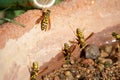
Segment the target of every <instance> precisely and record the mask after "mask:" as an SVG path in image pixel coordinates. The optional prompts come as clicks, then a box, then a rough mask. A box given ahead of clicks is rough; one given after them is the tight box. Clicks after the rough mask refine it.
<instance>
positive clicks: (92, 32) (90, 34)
mask: <svg viewBox="0 0 120 80" xmlns="http://www.w3.org/2000/svg"><path fill="white" fill-rule="evenodd" d="M93 34H94V32H92V33H90V34H89V35H88V36H87V37H86V38H85V41H86V40H88V39H89V38H90V37H91V36H92V35H93Z"/></svg>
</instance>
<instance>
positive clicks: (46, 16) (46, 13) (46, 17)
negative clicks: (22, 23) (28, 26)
mask: <svg viewBox="0 0 120 80" xmlns="http://www.w3.org/2000/svg"><path fill="white" fill-rule="evenodd" d="M40 21H41V30H42V31H43V30H44V31H46V30H49V29H50V27H51V23H50V10H48V9H45V10H43V12H42V17H40V18H39V19H38V20H37V21H36V24H38V23H40Z"/></svg>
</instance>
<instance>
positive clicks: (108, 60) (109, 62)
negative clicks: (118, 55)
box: [104, 59, 113, 67]
mask: <svg viewBox="0 0 120 80" xmlns="http://www.w3.org/2000/svg"><path fill="white" fill-rule="evenodd" d="M112 63H113V62H112V60H111V59H106V60H105V63H104V65H105V67H109V66H111V64H112Z"/></svg>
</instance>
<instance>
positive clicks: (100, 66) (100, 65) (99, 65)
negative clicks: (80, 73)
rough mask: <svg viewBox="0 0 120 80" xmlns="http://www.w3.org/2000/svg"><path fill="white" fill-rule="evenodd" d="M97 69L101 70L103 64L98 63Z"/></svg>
mask: <svg viewBox="0 0 120 80" xmlns="http://www.w3.org/2000/svg"><path fill="white" fill-rule="evenodd" d="M97 67H98V69H99V70H100V71H102V70H103V69H104V68H105V67H104V65H103V64H98V66H97Z"/></svg>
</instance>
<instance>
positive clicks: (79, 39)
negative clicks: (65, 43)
mask: <svg viewBox="0 0 120 80" xmlns="http://www.w3.org/2000/svg"><path fill="white" fill-rule="evenodd" d="M70 28H71V27H70ZM71 29H72V28H71ZM73 33H74V34H75V35H76V41H77V44H78V45H79V46H80V48H85V47H86V46H87V44H86V40H88V39H89V38H90V37H91V36H92V35H93V34H94V33H93V32H92V33H91V34H90V35H89V36H87V37H86V38H85V37H84V35H83V32H82V31H81V30H80V29H79V28H77V29H76V33H75V32H74V31H73ZM70 42H71V43H74V41H70Z"/></svg>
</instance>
